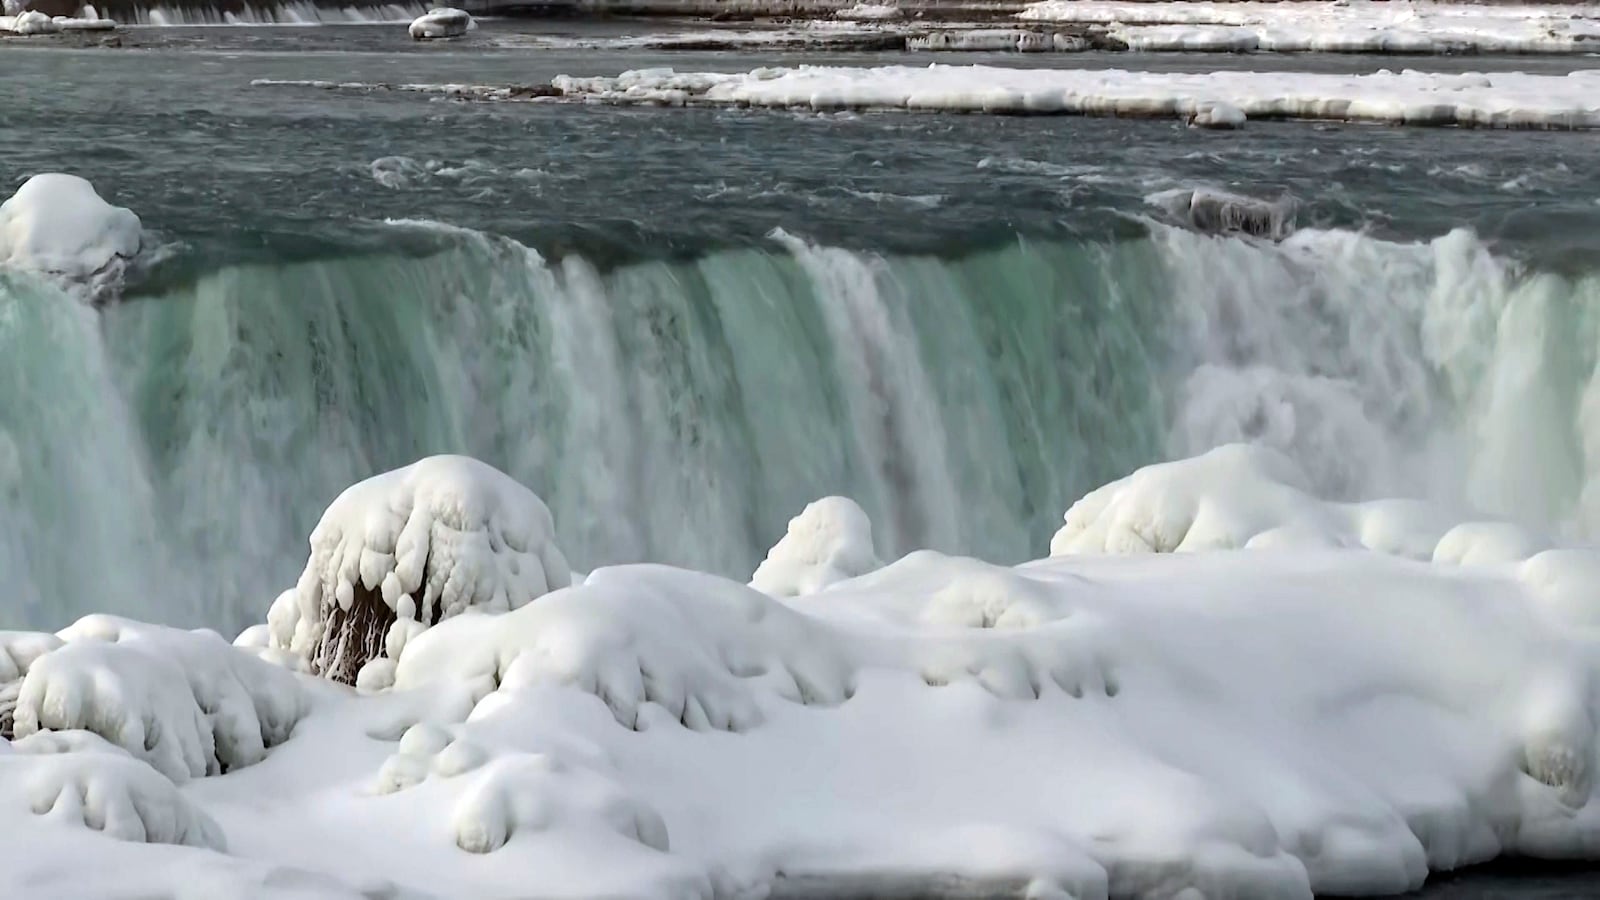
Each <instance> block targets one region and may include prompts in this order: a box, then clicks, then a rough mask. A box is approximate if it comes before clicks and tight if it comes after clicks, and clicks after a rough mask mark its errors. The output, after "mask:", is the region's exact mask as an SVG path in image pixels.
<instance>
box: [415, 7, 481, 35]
mask: <svg viewBox="0 0 1600 900" xmlns="http://www.w3.org/2000/svg"><path fill="white" fill-rule="evenodd" d="M476 27H478V23H476V22H474V21H473V20H472V16H470V15H468V14H467V12H466V11H465V10H460V9H454V8H452V7H448V6H441V7H438V8H436V9H430V10H428V11H427V12H426V13H424V14H423V15H420V16H418V17H417V18H416V20H415V21H413V22H412V23H411V37H412V39H413V40H418V41H428V40H437V39H439V38H453V37H460V36H462V35H463V34H466V33H467V32H469V31H471V30H472V29H474V28H476Z"/></svg>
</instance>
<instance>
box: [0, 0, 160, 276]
mask: <svg viewBox="0 0 1600 900" xmlns="http://www.w3.org/2000/svg"><path fill="white" fill-rule="evenodd" d="M24 15H28V14H26V13H25V14H24ZM142 230H143V229H142V226H141V225H140V223H139V217H138V216H136V215H134V214H133V213H132V212H130V211H128V210H126V209H123V208H122V207H119V206H112V205H111V204H109V203H107V202H105V201H104V200H102V199H101V198H100V195H99V194H98V193H96V192H95V189H94V185H92V184H90V183H89V182H87V181H85V180H83V179H82V178H79V177H78V176H76V175H64V174H60V173H54V172H52V173H46V174H41V175H35V176H33V177H32V178H29V179H28V180H27V181H26V182H24V183H23V185H22V187H20V188H17V192H16V193H15V194H12V195H11V198H10V199H9V200H7V201H6V202H5V203H3V204H0V266H10V267H13V268H17V269H25V270H28V271H32V272H38V273H41V274H44V275H49V276H52V277H57V278H62V279H66V280H68V281H71V282H75V283H87V284H89V285H91V286H95V287H97V288H104V287H107V286H110V285H112V284H114V283H115V281H116V280H117V279H118V278H119V277H120V276H121V273H122V269H123V267H124V266H125V265H126V264H127V261H128V260H129V259H131V258H133V256H134V255H135V254H137V253H138V252H139V243H140V234H141V232H142Z"/></svg>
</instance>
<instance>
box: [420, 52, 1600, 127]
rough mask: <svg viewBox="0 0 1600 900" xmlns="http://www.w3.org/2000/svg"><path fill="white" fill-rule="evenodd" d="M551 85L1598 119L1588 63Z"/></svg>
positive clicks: (590, 90) (720, 96) (1021, 109)
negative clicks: (1534, 69)
mask: <svg viewBox="0 0 1600 900" xmlns="http://www.w3.org/2000/svg"><path fill="white" fill-rule="evenodd" d="M552 85H553V86H554V87H555V88H556V89H557V90H558V91H560V92H561V93H562V94H563V95H564V96H566V97H570V98H574V99H583V100H589V101H594V102H603V103H619V104H658V105H670V106H682V105H690V104H704V105H715V106H767V107H803V108H810V109H817V110H833V109H848V108H882V109H911V110H938V111H951V112H986V113H1028V114H1036V115H1107V116H1137V117H1175V118H1186V119H1190V120H1194V119H1196V118H1199V119H1200V120H1201V121H1203V122H1212V121H1215V122H1218V123H1226V124H1229V125H1231V126H1234V127H1237V125H1239V124H1241V123H1242V119H1241V118H1240V116H1241V115H1242V116H1243V117H1246V118H1297V119H1332V120H1338V121H1372V122H1391V123H1396V124H1407V125H1474V126H1486V127H1496V128H1555V129H1574V128H1596V127H1600V99H1597V98H1600V90H1597V89H1600V73H1597V72H1594V71H1587V70H1584V71H1578V72H1573V73H1571V74H1569V75H1526V74H1522V73H1496V74H1492V75H1480V74H1457V75H1444V74H1432V73H1426V72H1412V71H1406V72H1402V73H1400V74H1395V73H1393V72H1389V71H1381V72H1377V73H1372V74H1360V75H1345V74H1327V73H1289V72H1209V73H1199V74H1191V73H1178V72H1129V71H1121V70H1103V71H1102V70H1088V69H1009V68H997V67H990V66H940V65H934V66H928V67H926V68H912V67H906V66H884V67H879V68H834V67H825V66H803V67H799V68H769V69H756V70H754V71H752V72H749V73H744V74H724V73H707V72H702V73H688V72H685V73H680V72H674V71H673V70H671V69H646V70H637V71H632V72H624V73H623V74H621V75H619V76H616V77H594V78H577V77H572V76H566V75H563V76H560V77H558V78H556V79H554V80H553V82H552ZM417 87H419V88H421V87H423V86H417ZM497 92H498V93H497ZM452 93H454V94H456V95H458V96H474V95H476V96H481V97H483V98H484V99H507V96H506V92H505V89H504V88H487V87H486V88H479V89H474V88H471V87H468V86H460V85H457V86H453V90H452Z"/></svg>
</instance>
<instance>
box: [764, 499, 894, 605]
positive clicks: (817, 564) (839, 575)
mask: <svg viewBox="0 0 1600 900" xmlns="http://www.w3.org/2000/svg"><path fill="white" fill-rule="evenodd" d="M881 565H883V564H882V563H880V562H879V561H878V557H877V553H876V551H874V550H873V549H872V520H871V519H869V518H867V514H866V512H865V511H863V510H862V509H861V507H860V506H859V505H857V504H856V502H855V501H854V500H850V499H848V498H846V497H824V498H822V499H821V500H814V501H812V502H811V503H809V504H807V505H806V508H805V509H804V510H802V511H801V513H800V515H798V516H795V517H794V518H793V519H790V520H789V530H788V531H787V532H785V533H784V536H783V539H782V540H780V541H778V543H777V544H774V545H773V547H772V549H771V550H769V551H767V558H766V559H765V560H763V561H762V563H761V565H760V566H758V567H757V568H756V572H755V575H754V576H753V577H752V578H751V580H750V585H751V586H752V587H754V588H755V589H756V590H758V591H762V592H764V593H768V594H772V595H773V596H775V597H794V596H799V595H801V594H814V593H816V592H817V591H820V590H822V589H823V588H825V587H827V586H828V585H830V584H833V583H835V582H838V581H843V580H845V579H847V578H854V577H855V576H857V575H864V574H866V573H867V572H870V571H872V570H873V569H876V568H878V567H879V566H881Z"/></svg>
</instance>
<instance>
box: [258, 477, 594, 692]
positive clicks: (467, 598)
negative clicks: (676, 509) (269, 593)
mask: <svg viewBox="0 0 1600 900" xmlns="http://www.w3.org/2000/svg"><path fill="white" fill-rule="evenodd" d="M571 580H572V572H571V569H569V568H568V566H567V561H566V557H565V556H563V555H562V553H561V550H560V548H558V547H557V546H556V545H555V526H554V523H553V522H552V520H551V518H550V510H549V508H548V507H546V506H545V505H544V501H542V500H540V499H539V498H538V497H537V496H536V495H534V493H533V492H532V491H529V490H528V489H527V488H525V487H523V486H522V485H520V484H518V483H516V482H515V481H513V480H512V479H511V478H509V477H508V476H506V475H504V474H502V473H501V472H499V471H497V470H496V469H494V468H493V467H491V466H488V465H485V464H484V463H481V462H478V461H477V460H475V459H470V458H468V457H464V456H434V457H429V458H427V459H423V460H420V461H418V462H416V463H413V464H412V465H410V466H407V467H405V468H402V469H397V470H395V471H392V472H387V473H384V474H382V475H378V476H375V477H373V478H369V479H367V480H366V481H363V482H361V483H360V484H357V485H354V486H352V487H350V488H348V489H346V490H345V491H344V493H342V494H340V495H339V496H338V498H337V499H335V500H334V501H333V503H332V505H330V506H329V507H328V509H327V511H326V512H324V513H323V515H322V520H321V521H320V522H318V523H317V527H316V529H315V530H314V531H313V532H312V534H311V558H310V559H309V560H308V561H307V563H306V567H305V571H304V572H302V573H301V575H300V581H299V584H298V585H297V586H296V588H295V590H294V591H293V592H292V593H285V594H283V595H281V596H279V598H278V599H277V600H276V601H274V603H273V604H272V608H271V610H270V611H269V613H268V616H267V619H268V624H269V626H270V628H271V630H272V647H274V648H276V649H279V650H285V651H289V652H292V653H295V654H297V655H299V656H301V657H303V658H305V659H307V660H308V661H309V663H310V667H311V670H312V671H313V672H316V673H318V674H321V675H324V676H326V677H328V678H332V679H334V680H336V681H342V682H344V683H346V684H354V683H355V681H356V678H357V675H358V673H359V672H360V671H361V669H362V667H363V666H365V665H366V664H367V663H368V662H369V661H370V660H373V659H376V658H378V657H380V656H383V655H384V654H385V651H386V649H392V650H393V651H394V652H395V653H398V652H399V651H400V649H401V648H403V646H404V640H403V639H402V640H398V641H397V642H395V641H390V637H391V634H392V633H393V632H394V628H395V623H396V621H397V620H409V621H413V622H416V623H419V624H420V625H421V626H423V627H426V626H429V625H433V624H434V623H437V622H439V621H440V620H442V619H446V618H449V617H451V616H454V615H457V614H458V613H461V612H463V611H465V610H466V609H468V608H476V609H479V610H483V611H487V612H505V611H508V610H512V609H516V608H517V607H520V606H522V605H523V604H525V603H528V602H529V601H531V600H533V599H534V598H536V597H540V596H542V595H544V594H545V593H547V592H549V591H552V590H555V589H557V588H562V587H566V586H567V585H568V584H569V583H570V582H571ZM408 634H409V632H408ZM386 645H388V646H386ZM391 658H392V657H391ZM370 677H371V678H372V679H375V680H373V681H371V682H370V683H371V684H373V685H376V684H379V683H381V682H382V681H383V680H384V679H383V678H382V677H380V676H379V675H378V673H377V672H376V671H375V672H374V674H373V675H372V676H370Z"/></svg>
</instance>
